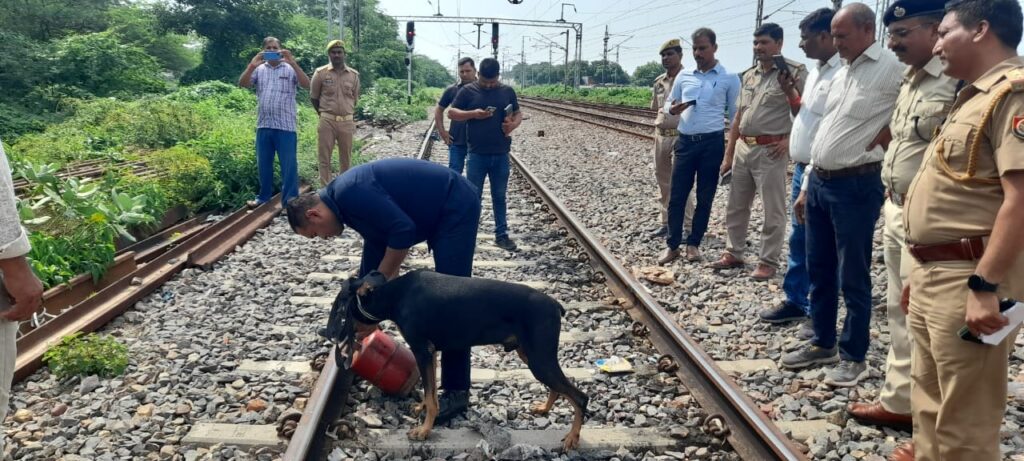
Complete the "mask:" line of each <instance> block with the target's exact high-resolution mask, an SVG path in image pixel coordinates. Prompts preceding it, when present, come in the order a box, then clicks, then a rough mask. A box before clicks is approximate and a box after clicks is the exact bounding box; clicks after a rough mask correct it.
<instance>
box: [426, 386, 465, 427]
mask: <svg viewBox="0 0 1024 461" xmlns="http://www.w3.org/2000/svg"><path fill="white" fill-rule="evenodd" d="M437 400H438V401H439V402H440V410H439V411H438V413H437V418H435V419H434V424H444V423H447V422H448V421H451V420H452V419H455V417H456V416H459V415H461V414H463V413H465V412H466V410H467V409H468V408H469V391H444V392H443V393H442V394H441V397H440V398H438V399H437Z"/></svg>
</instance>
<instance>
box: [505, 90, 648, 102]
mask: <svg viewBox="0 0 1024 461" xmlns="http://www.w3.org/2000/svg"><path fill="white" fill-rule="evenodd" d="M518 91H519V94H521V95H523V96H534V97H539V98H551V99H569V100H573V101H587V102H596V103H602V104H619V105H623V106H632V107H650V105H651V89H650V88H639V87H621V88H580V89H576V90H574V89H572V88H566V87H564V86H562V85H541V86H531V87H526V88H523V89H521V90H518Z"/></svg>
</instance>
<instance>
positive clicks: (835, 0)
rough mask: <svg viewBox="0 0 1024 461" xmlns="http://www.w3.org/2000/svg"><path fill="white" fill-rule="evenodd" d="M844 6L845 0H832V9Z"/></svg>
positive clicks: (837, 9)
mask: <svg viewBox="0 0 1024 461" xmlns="http://www.w3.org/2000/svg"><path fill="white" fill-rule="evenodd" d="M842 7H843V0H832V9H833V10H836V11H839V9H840V8H842Z"/></svg>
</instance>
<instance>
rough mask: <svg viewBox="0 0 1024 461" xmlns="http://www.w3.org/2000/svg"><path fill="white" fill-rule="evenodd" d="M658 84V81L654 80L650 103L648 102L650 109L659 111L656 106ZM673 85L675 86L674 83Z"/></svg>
mask: <svg viewBox="0 0 1024 461" xmlns="http://www.w3.org/2000/svg"><path fill="white" fill-rule="evenodd" d="M658 85H659V83H658V81H657V80H655V81H654V86H653V87H652V88H651V104H650V106H651V110H658V111H660V110H662V109H661V108H660V107H658ZM673 86H675V85H673Z"/></svg>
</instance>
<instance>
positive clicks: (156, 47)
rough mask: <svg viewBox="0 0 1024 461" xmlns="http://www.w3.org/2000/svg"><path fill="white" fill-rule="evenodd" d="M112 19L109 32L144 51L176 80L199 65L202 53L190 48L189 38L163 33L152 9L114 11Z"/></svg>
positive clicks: (139, 7)
mask: <svg viewBox="0 0 1024 461" xmlns="http://www.w3.org/2000/svg"><path fill="white" fill-rule="evenodd" d="M109 17H110V29H109V30H110V32H111V33H113V34H114V35H115V36H116V37H117V38H118V40H120V41H121V42H122V43H124V44H126V45H133V46H137V47H139V48H142V49H143V50H145V51H146V54H148V55H150V56H152V57H153V58H154V59H156V60H157V62H158V63H159V64H160V67H162V68H164V69H166V70H168V71H170V72H171V73H172V74H174V75H175V76H176V77H180V76H181V75H182V74H184V73H185V71H187V70H189V69H192V68H193V67H196V66H197V65H199V61H200V56H199V52H198V51H197V50H194V49H191V48H189V47H188V46H187V45H188V43H189V41H190V40H189V37H188V36H187V35H184V34H175V33H168V32H165V31H162V30H161V29H160V24H159V20H158V19H157V16H156V12H155V11H154V10H153V9H152V8H149V7H142V6H134V5H131V6H127V7H122V8H113V9H111V10H110V12H109Z"/></svg>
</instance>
